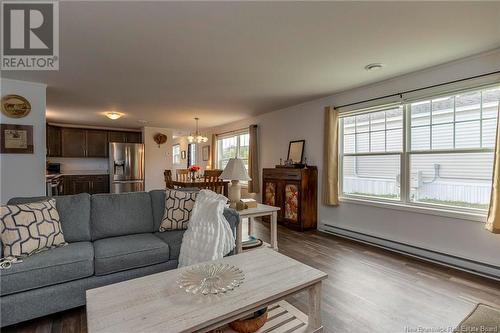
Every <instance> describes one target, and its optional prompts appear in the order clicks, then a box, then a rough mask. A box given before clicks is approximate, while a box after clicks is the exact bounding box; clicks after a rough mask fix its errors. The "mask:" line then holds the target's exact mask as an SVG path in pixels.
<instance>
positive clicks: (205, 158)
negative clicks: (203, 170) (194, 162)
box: [201, 146, 210, 161]
mask: <svg viewBox="0 0 500 333" xmlns="http://www.w3.org/2000/svg"><path fill="white" fill-rule="evenodd" d="M201 155H202V156H201V157H202V159H203V161H208V160H209V159H210V146H203V148H201Z"/></svg>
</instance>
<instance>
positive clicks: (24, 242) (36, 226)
mask: <svg viewBox="0 0 500 333" xmlns="http://www.w3.org/2000/svg"><path fill="white" fill-rule="evenodd" d="M0 237H1V239H2V245H3V253H4V255H5V256H6V257H16V258H20V257H27V256H30V255H32V254H35V253H37V252H40V251H42V250H47V249H50V248H52V247H57V246H61V245H65V244H66V242H65V241H64V235H63V233H62V228H61V222H60V218H59V213H58V212H57V209H56V201H55V199H50V200H46V201H39V202H32V203H27V204H19V205H5V206H1V207H0Z"/></svg>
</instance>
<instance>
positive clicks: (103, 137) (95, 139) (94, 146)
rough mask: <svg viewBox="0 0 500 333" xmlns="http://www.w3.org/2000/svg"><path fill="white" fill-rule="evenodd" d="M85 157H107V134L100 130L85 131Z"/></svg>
mask: <svg viewBox="0 0 500 333" xmlns="http://www.w3.org/2000/svg"><path fill="white" fill-rule="evenodd" d="M86 146H87V154H86V157H107V156H108V132H106V131H101V130H87V142H86Z"/></svg>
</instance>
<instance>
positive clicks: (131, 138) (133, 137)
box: [125, 132, 142, 143]
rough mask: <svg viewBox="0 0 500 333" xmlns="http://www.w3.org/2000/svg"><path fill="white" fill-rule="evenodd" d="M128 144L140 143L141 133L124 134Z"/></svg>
mask: <svg viewBox="0 0 500 333" xmlns="http://www.w3.org/2000/svg"><path fill="white" fill-rule="evenodd" d="M125 133H126V134H125V136H126V137H127V142H128V143H142V133H141V132H125Z"/></svg>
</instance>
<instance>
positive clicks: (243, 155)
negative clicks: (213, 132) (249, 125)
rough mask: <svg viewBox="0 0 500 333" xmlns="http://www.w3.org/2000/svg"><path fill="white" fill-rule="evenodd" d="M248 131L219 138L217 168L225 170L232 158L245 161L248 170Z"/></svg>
mask: <svg viewBox="0 0 500 333" xmlns="http://www.w3.org/2000/svg"><path fill="white" fill-rule="evenodd" d="M249 139H250V137H249V134H248V131H241V132H238V133H232V134H230V135H224V136H218V137H217V168H219V169H224V168H225V167H226V165H227V162H228V161H229V159H230V158H235V157H237V158H239V159H242V160H243V163H244V164H245V167H246V168H247V170H248V144H249Z"/></svg>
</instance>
